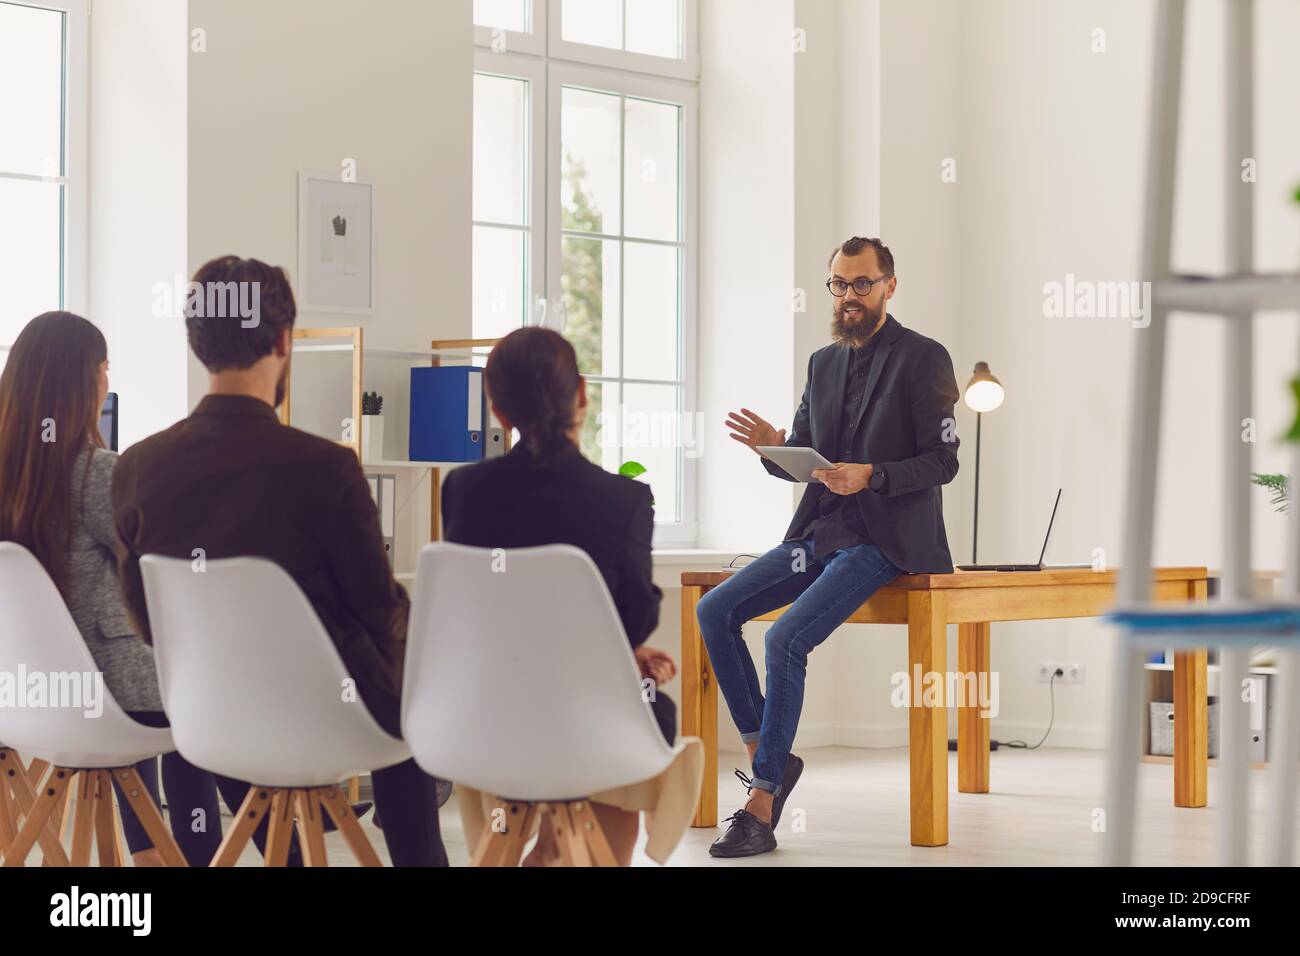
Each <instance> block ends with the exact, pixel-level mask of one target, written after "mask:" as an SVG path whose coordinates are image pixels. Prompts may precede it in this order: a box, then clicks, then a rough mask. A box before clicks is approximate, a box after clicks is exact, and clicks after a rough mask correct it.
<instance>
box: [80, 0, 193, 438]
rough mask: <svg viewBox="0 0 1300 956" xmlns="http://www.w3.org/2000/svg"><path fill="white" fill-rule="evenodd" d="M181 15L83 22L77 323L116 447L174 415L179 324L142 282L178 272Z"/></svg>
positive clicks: (181, 371)
mask: <svg viewBox="0 0 1300 956" xmlns="http://www.w3.org/2000/svg"><path fill="white" fill-rule="evenodd" d="M186 51H187V42H186V34H185V7H184V5H183V4H178V3H175V2H174V0H97V2H96V4H95V11H94V15H93V16H92V17H91V18H90V208H89V221H90V234H89V251H88V256H89V309H88V312H89V315H88V318H90V319H91V321H93V322H95V323H96V324H97V325H99V326H100V328H101V329H103V331H104V334H105V337H106V338H107V339H108V352H109V366H110V372H109V380H110V383H111V386H112V388H113V390H114V391H116V392H117V393H118V394H119V396H120V400H121V419H120V422H119V429H120V431H119V441H120V447H122V448H125V447H126V446H128V445H130V444H132V443H134V442H136V441H139V440H140V439H141V438H144V437H146V436H148V435H151V434H153V433H154V432H156V431H158V430H160V429H162V428H166V427H167V426H168V425H171V424H172V423H173V422H175V421H177V420H178V419H180V418H183V417H184V416H185V414H186V412H187V411H188V408H187V404H186V386H185V376H186V358H185V355H186V345H185V326H184V323H183V322H182V321H180V320H178V319H171V318H158V317H156V316H155V315H154V310H153V305H154V297H155V292H154V285H155V284H156V283H159V282H162V283H166V284H170V283H172V282H173V279H174V277H175V276H177V275H185V274H186V268H187V264H186V258H185V241H186V236H185V203H186V142H185V137H184V136H183V135H181V133H182V131H183V130H184V129H185V122H186V57H187V52H186Z"/></svg>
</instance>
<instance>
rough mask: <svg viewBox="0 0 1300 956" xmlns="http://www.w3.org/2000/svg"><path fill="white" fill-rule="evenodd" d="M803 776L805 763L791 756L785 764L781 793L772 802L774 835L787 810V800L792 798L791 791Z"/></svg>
mask: <svg viewBox="0 0 1300 956" xmlns="http://www.w3.org/2000/svg"><path fill="white" fill-rule="evenodd" d="M802 774H803V761H802V760H800V759H799V758H798V757H796V756H795V755H794V754H791V755H790V756H789V758H788V759H787V760H786V762H785V773H784V774H782V775H781V793H780V795H779V796H778V797H777V798H776V799H775V800H773V801H772V831H773V832H774V833H775V832H776V827H777V824H779V823H780V822H781V811H782V810H784V809H785V798H786V797H788V796H790V791H791V790H793V789H794V785H795V784H796V783H798V782H799V777H800V776H801V775H802Z"/></svg>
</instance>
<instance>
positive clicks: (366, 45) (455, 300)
mask: <svg viewBox="0 0 1300 956" xmlns="http://www.w3.org/2000/svg"><path fill="white" fill-rule="evenodd" d="M471 10H472V6H471V3H470V0H439V2H438V3H428V2H425V0H385V2H383V3H373V4H357V3H355V2H354V0H277V2H275V3H266V2H264V0H190V3H189V20H190V28H191V30H195V29H202V30H203V31H205V34H206V43H207V52H205V53H201V54H198V53H196V54H193V55H192V56H191V58H190V84H189V224H188V225H189V235H188V241H189V248H188V260H189V270H190V271H191V272H193V271H194V270H195V269H197V268H198V267H199V266H200V265H202V264H203V263H204V262H206V261H207V260H209V259H211V258H213V257H214V256H218V255H224V254H228V253H234V254H237V255H240V256H245V257H255V258H258V259H262V260H265V261H266V262H269V263H272V264H275V265H281V266H284V267H286V269H287V270H288V271H289V273H290V275H291V276H293V277H295V278H296V273H297V270H298V211H297V210H298V173H299V171H300V170H301V171H307V172H312V173H323V174H334V175H339V174H341V172H342V168H343V166H342V164H343V163H344V161H345V160H349V159H350V160H354V161H355V162H356V174H357V178H358V179H360V180H363V181H370V182H372V183H373V184H374V201H375V207H374V233H373V237H374V246H373V251H374V263H375V268H374V283H375V290H374V299H375V309H374V312H373V314H370V315H338V314H328V313H320V312H312V311H310V310H308V309H306V308H304V307H303V305H302V301H301V296H300V297H299V316H298V325H299V327H304V328H325V327H338V326H353V325H359V326H361V327H362V329H363V330H364V335H365V344H366V346H367V347H371V348H387V349H412V350H414V349H428V348H429V343H430V342H431V341H432V340H433V339H435V338H464V337H468V336H469V335H470V333H471V313H470V275H471V269H470V195H471V191H470V189H469V184H470V182H471V171H472V170H471V167H472V152H473V150H472V142H473V125H472V109H473V94H472V89H473V86H472V84H473V32H472V19H471ZM410 364H411V363H408V362H406V361H401V360H394V359H387V358H380V357H376V356H369V357H367V360H366V363H365V368H364V376H365V383H364V384H365V388H366V389H367V390H378V391H380V392H381V393H382V394H383V395H384V399H385V401H384V418H385V451H386V455H385V457H387V458H402V459H404V458H406V457H407V445H406V441H407V425H408V417H409V414H408V413H409V371H408V370H409V367H410ZM350 369H351V366H350V364H349V362H348V358H347V357H346V356H338V355H334V356H322V355H299V356H298V357H297V359H296V361H295V363H294V384H293V411H294V424H295V425H298V426H300V427H303V428H306V429H307V430H310V431H313V432H316V433H318V434H323V435H328V436H329V437H331V438H338V437H341V435H340V432H341V426H342V420H343V419H344V418H345V417H348V416H350V414H351V410H350V406H349V405H348V402H347V397H346V396H347V388H348V385H349V382H350ZM206 386H207V375H206V373H205V372H204V370H203V369H202V368H201V367H200V366H199V365H198V363H197V362H194V361H191V363H190V377H189V397H190V401H191V403H194V402H196V401H197V400H198V399H199V397H201V396H202V394H203V392H204V390H205V389H206ZM427 481H428V479H427V476H426V475H424V474H423V473H419V472H413V471H404V472H401V473H399V474H398V489H397V494H398V499H399V501H403V502H405V503H406V507H407V509H408V510H406V511H404V512H403V513H402V520H401V521H400V523H399V531H398V533H399V540H398V567H399V570H402V569H407V570H409V569H410V568H411V567H413V565H414V556H415V551H416V548H417V547H418V545H419V544H421V543H423V540H424V535H419V534H415V533H412V532H410V531H407V533H406V534H405V535H404V536H403V533H402V532H403V529H417V528H427V527H428V502H429V493H428V484H427ZM419 482H425V483H424V484H423V485H422V486H419V487H418V488H417V483H419Z"/></svg>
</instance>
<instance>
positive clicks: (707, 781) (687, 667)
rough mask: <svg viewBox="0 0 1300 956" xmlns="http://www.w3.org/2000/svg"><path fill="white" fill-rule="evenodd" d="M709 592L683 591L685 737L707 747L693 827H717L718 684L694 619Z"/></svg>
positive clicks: (700, 589)
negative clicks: (701, 599) (697, 740)
mask: <svg viewBox="0 0 1300 956" xmlns="http://www.w3.org/2000/svg"><path fill="white" fill-rule="evenodd" d="M708 590H709V588H706V587H703V586H701V585H697V584H692V585H685V586H683V587H682V736H683V737H699V738H700V740H701V741H702V742H703V744H704V782H703V784H701V786H700V802H699V804H698V805H697V806H696V808H695V819H694V820H692V821H691V826H695V827H716V826H717V825H718V684H717V681H716V680H715V679H714V677H713V665H712V664H711V663H710V662H709V654H708V652H707V651H706V650H705V649H704V638H703V636H702V635H701V634H700V620H699V618H698V617H696V615H695V611H696V608H697V607H699V603H700V598H702V597H704V594H705V592H706V591H708Z"/></svg>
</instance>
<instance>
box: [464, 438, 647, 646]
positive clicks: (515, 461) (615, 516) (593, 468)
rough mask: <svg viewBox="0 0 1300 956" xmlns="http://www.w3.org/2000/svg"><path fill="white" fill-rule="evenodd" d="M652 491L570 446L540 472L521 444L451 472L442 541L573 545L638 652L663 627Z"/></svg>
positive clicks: (487, 544) (486, 545)
mask: <svg viewBox="0 0 1300 956" xmlns="http://www.w3.org/2000/svg"><path fill="white" fill-rule="evenodd" d="M650 498H651V496H650V488H649V486H648V485H646V484H644V483H642V482H639V481H633V480H632V479H631V478H625V477H623V476H622V475H612V474H610V473H609V472H607V471H605V470H604V469H602V468H601V467H600V466H598V465H595V464H593V463H591V462H590V461H588V460H587V459H586V458H584V457H583V456H582V453H581V452H580V451H579V450H578V446H577V445H573V444H566V445H565V446H564V447H563V448H562V449H561V450H560V451H559V452H557V453H556V458H555V461H554V462H553V463H552V464H551V465H550V466H548V467H541V466H539V465H538V464H536V463H535V462H534V460H533V457H532V453H531V452H530V451H529V450H528V449H527V448H526V447H524V445H522V444H519V445H516V446H515V447H514V448H512V449H510V451H509V452H508V453H507V454H505V455H502V456H501V457H500V458H489V459H487V460H486V461H481V462H478V463H476V464H473V465H468V466H466V467H464V468H457V469H455V470H454V471H451V472H449V473H448V475H447V477H446V479H445V481H444V482H443V486H442V514H443V537H444V538H445V539H446V540H447V541H453V542H455V543H457V544H468V545H472V546H474V547H479V548H527V547H533V546H536V545H543V544H571V545H574V546H575V547H578V548H581V549H582V550H583V551H586V552H587V554H588V555H589V556H590V557H591V561H592V563H593V564H595V565H596V567H597V568H598V569H599V570H600V573H601V575H602V576H603V577H604V579H605V584H606V585H607V586H608V587H609V594H610V597H612V598H613V599H614V606H615V607H616V608H617V609H618V616H619V618H620V619H621V620H622V622H623V630H624V631H626V632H627V637H628V640H629V641H631V643H632V646H633V647H639V646H640V645H642V644H644V643H645V640H646V638H648V637H649V636H650V633H651V632H652V631H653V630H654V629H655V627H656V625H657V624H658V623H659V602H660V601H661V600H662V598H663V592H662V591H661V590H660V589H659V588H658V587H657V586H656V585H655V583H654V579H653V575H652V565H651V555H650V549H651V545H652V539H653V537H654V506H653V505H651V503H650Z"/></svg>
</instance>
